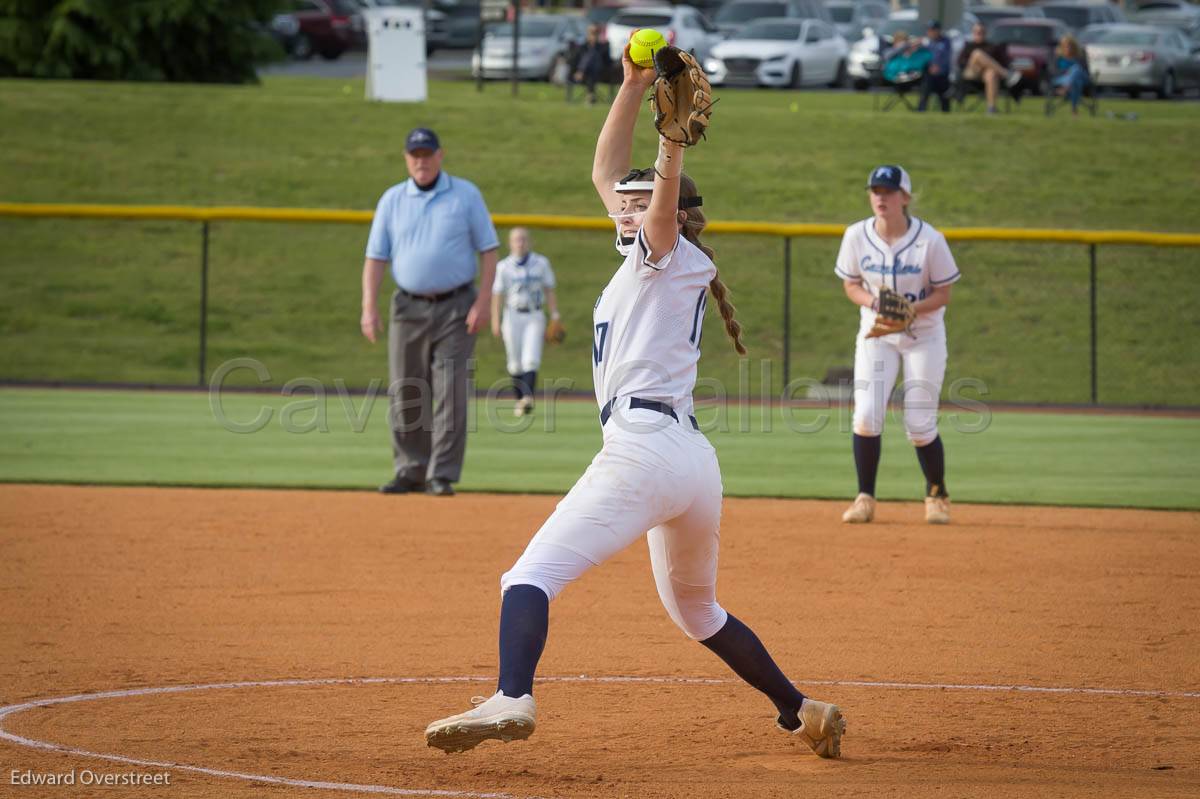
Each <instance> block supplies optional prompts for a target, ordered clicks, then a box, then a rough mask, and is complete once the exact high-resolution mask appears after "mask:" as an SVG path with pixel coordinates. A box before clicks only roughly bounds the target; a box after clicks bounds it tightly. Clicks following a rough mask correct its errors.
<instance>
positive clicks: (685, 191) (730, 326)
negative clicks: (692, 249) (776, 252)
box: [679, 174, 746, 355]
mask: <svg viewBox="0 0 1200 799" xmlns="http://www.w3.org/2000/svg"><path fill="white" fill-rule="evenodd" d="M698 195H699V191H698V190H697V189H696V183H695V181H693V180H692V179H691V178H690V177H688V176H687V175H686V174H683V175H680V176H679V196H680V198H683V199H686V198H688V197H696V196H698ZM686 213H687V220H686V221H685V222H684V223H683V237H684V238H685V239H687V240H688V241H690V242H691V243H692V244H695V245H696V246H697V247H698V248H700V251H701V252H703V253H704V254H705V255H707V256H708V257H709V260H711V261H713V262H714V263H715V262H716V259H717V258H716V256H717V254H716V252H714V251H713V248H712V247H709V246H708V245H706V244H703V243H701V241H700V232H701V231H702V230H704V226H705V225H707V224H708V220H707V219H705V217H704V212H703V211H701V210H700V209H699V208H688V209H687V211H686ZM708 290H709V291H711V292H712V296H713V299H714V300H716V301H717V308H718V309H719V310H720V311H721V319H723V320H724V321H725V332H726V333H727V334H728V335H729V338H731V339H733V348H734V349H735V350H737V353H738V355H745V354H746V347H745V345H744V344H742V325H741V323H740V322H738V320H737V319H735V318H734V314H735V313H737V309H736V308H734V307H733V303H731V302H730V301H729V287H728V286H726V285H725V283H724V281H722V280H721V275H720V273H718V274H717V275H716V276H714V277H713V279H712V281H710V282H709V284H708Z"/></svg>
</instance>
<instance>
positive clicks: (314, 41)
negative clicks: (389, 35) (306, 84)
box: [270, 0, 367, 61]
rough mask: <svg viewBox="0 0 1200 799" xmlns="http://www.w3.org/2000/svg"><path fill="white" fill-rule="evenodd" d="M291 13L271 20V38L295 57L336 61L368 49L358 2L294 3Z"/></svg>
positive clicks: (322, 0)
mask: <svg viewBox="0 0 1200 799" xmlns="http://www.w3.org/2000/svg"><path fill="white" fill-rule="evenodd" d="M289 6H290V10H289V11H287V12H285V13H282V14H276V15H275V17H274V18H273V19H272V20H271V26H270V29H271V35H272V36H274V37H275V40H276V41H278V42H279V44H280V46H281V47H283V49H284V52H286V53H287V54H288V55H290V56H291V57H292V58H296V59H300V60H306V59H309V58H312V57H313V54H314V53H320V54H321V57H322V58H327V59H329V60H331V61H332V60H333V59H335V58H340V57H341V55H342V53H344V52H346V51H347V50H349V49H350V48H352V47H357V48H362V47H365V46H366V42H367V33H366V26H365V25H364V24H363V18H362V15H361V14H360V13H359V7H358V4H357V3H355V2H354V0H292V2H291V3H290V4H289Z"/></svg>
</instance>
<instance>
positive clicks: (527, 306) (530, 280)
mask: <svg viewBox="0 0 1200 799" xmlns="http://www.w3.org/2000/svg"><path fill="white" fill-rule="evenodd" d="M554 285H555V284H554V270H553V269H551V268H550V260H549V259H548V258H546V256H544V255H540V254H538V253H536V252H530V253H526V254H525V257H524V258H522V259H518V258H516V257H515V256H512V255H510V256H508V257H507V258H505V259H504V260H502V261H501V262H500V263H498V264H497V265H496V279H495V280H494V281H493V283H492V291H493V292H494V293H503V294H504V315H503V316H502V317H501V321H500V334H501V336H502V337H503V338H504V351H505V353H507V357H508V373H509V374H514V375H515V374H520V373H521V372H535V371H537V369H538V367H539V366H540V365H541V363H542V344H543V342H544V340H545V339H544V336H545V333H546V315H545V314H544V313H542V303H543V300H544V298H545V291H546V289H552V288H554Z"/></svg>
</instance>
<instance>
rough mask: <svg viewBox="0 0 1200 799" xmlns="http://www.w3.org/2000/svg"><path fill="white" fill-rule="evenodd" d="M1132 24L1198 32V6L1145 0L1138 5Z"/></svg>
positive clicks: (1180, 1)
mask: <svg viewBox="0 0 1200 799" xmlns="http://www.w3.org/2000/svg"><path fill="white" fill-rule="evenodd" d="M1131 21H1133V22H1136V23H1138V24H1139V25H1163V26H1166V27H1171V28H1179V29H1180V30H1182V31H1184V32H1185V33H1192V32H1194V31H1200V6H1197V5H1193V4H1192V3H1189V2H1186V0H1146V2H1143V3H1139V4H1138V7H1137V12H1136V13H1135V14H1134V15H1133V18H1132V20H1131Z"/></svg>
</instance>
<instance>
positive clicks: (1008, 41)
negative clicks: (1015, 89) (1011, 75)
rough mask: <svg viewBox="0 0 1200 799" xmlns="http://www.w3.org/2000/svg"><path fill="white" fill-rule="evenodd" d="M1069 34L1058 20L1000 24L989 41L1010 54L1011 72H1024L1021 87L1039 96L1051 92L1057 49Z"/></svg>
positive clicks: (1016, 20) (1011, 21) (1014, 21)
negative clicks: (999, 45) (1012, 70)
mask: <svg viewBox="0 0 1200 799" xmlns="http://www.w3.org/2000/svg"><path fill="white" fill-rule="evenodd" d="M1069 32H1070V30H1069V29H1068V28H1067V26H1066V25H1064V24H1063V23H1062V22H1060V21H1059V20H1057V19H1010V20H1007V21H1005V22H997V23H996V27H994V28H992V32H991V34H990V35H989V36H988V39H989V40H991V42H992V43H993V44H1002V45H1004V46H1005V47H1006V48H1007V51H1008V63H1009V67H1010V68H1011V69H1016V70H1019V71H1020V72H1021V85H1022V86H1026V87H1028V88H1030V89H1032V90H1033V91H1034V92H1035V93H1036V94H1045V93H1046V92H1047V91H1049V89H1050V75H1051V72H1052V70H1053V68H1054V67H1053V63H1054V48H1055V47H1057V46H1058V41H1059V39H1061V38H1062V37H1063V36H1066V35H1067V34H1068V33H1069Z"/></svg>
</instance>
